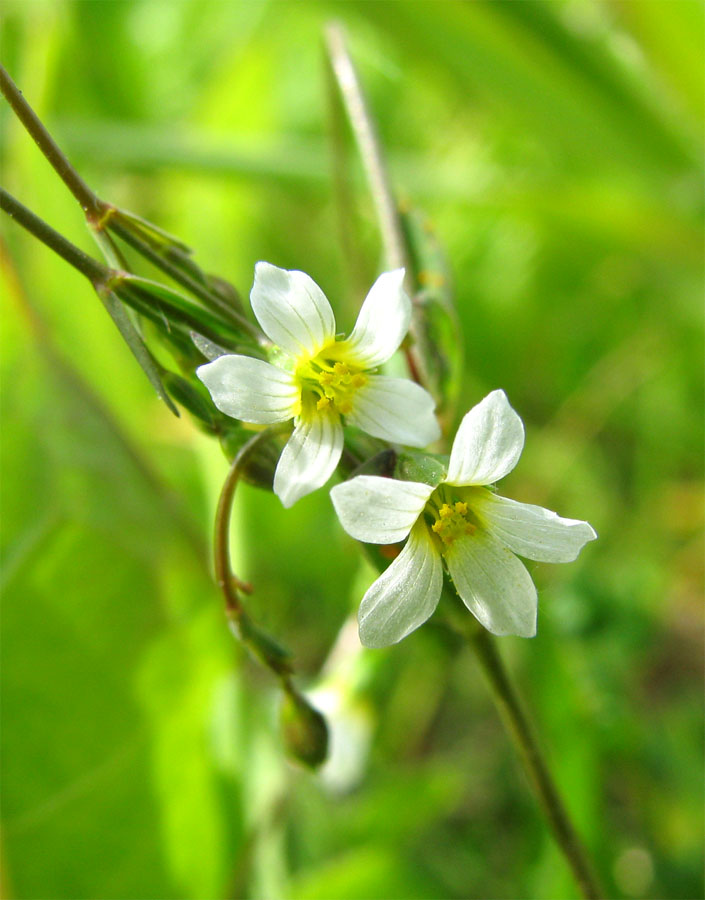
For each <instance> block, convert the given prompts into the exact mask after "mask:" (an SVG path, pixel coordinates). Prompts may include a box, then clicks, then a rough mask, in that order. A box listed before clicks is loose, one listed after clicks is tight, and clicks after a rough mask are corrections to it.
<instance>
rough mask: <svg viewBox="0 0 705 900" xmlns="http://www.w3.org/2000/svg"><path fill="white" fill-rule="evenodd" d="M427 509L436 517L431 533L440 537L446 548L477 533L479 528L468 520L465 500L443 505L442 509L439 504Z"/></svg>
mask: <svg viewBox="0 0 705 900" xmlns="http://www.w3.org/2000/svg"><path fill="white" fill-rule="evenodd" d="M427 509H428V510H429V512H431V514H432V515H433V516H434V517H435V522H433V524H432V525H431V531H432V532H433V533H434V534H437V535H438V537H439V538H440V539H441V541H443V543H444V544H445V546H446V547H449V546H450V545H451V544H452V543H453V541H454V540H455V539H456V538H459V537H462V536H463V535H472V534H474V533H475V532H476V531H477V526H476V525H474V524H473V523H472V522H470V521H469V520H468V518H467V516H468V504H467V503H466V502H465V501H463V500H457V501H456V502H455V503H453V504H452V505H451V504H450V503H443V504H442V505H441V506H440V507H439V506H438V505H437V503H436V504H433V503H431V504H430V505H429V506H428V507H427Z"/></svg>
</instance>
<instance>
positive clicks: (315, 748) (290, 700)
mask: <svg viewBox="0 0 705 900" xmlns="http://www.w3.org/2000/svg"><path fill="white" fill-rule="evenodd" d="M280 723H281V730H282V737H283V739H284V746H285V748H286V752H287V754H288V755H289V757H290V758H291V759H293V760H296V761H297V762H300V763H303V765H305V766H307V767H308V768H310V769H317V768H318V767H319V766H320V765H321V764H322V763H323V762H325V759H326V756H327V754H328V726H327V725H326V720H325V719H324V718H323V716H322V715H321V713H319V712H318V710H316V709H314V708H313V707H312V706H311V705H310V704H309V703H308V701H307V700H306V699H305V698H304V697H302V696H301V694H299V693H298V691H296V689H295V688H293V687H291V686H287V687H286V688H285V689H284V698H283V700H282V705H281V711H280Z"/></svg>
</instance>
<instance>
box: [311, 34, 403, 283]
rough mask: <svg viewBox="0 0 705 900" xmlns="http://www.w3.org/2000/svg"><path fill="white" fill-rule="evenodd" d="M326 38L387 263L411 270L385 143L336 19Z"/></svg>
mask: <svg viewBox="0 0 705 900" xmlns="http://www.w3.org/2000/svg"><path fill="white" fill-rule="evenodd" d="M325 40H326V47H327V49H328V56H329V58H330V63H331V66H332V68H333V72H334V74H335V77H336V80H337V82H338V87H339V89H340V94H341V96H342V98H343V103H344V104H345V108H346V111H347V114H348V118H349V120H350V125H351V127H352V130H353V134H354V136H355V141H356V143H357V146H358V149H359V151H360V157H361V159H362V164H363V166H364V168H365V174H366V176H367V180H368V182H369V186H370V192H371V194H372V200H373V202H374V204H375V209H376V211H377V218H378V220H379V225H380V231H381V233H382V244H383V245H384V257H385V260H386V264H387V266H388V267H389V268H390V269H400V268H402V267H403V268H406V270H407V272H409V271H410V270H409V265H408V255H407V252H406V243H405V241H404V235H403V232H402V229H401V225H400V223H399V214H398V212H397V204H396V202H395V200H394V192H393V191H392V187H391V183H390V180H389V173H388V171H387V166H386V163H385V159H384V154H383V152H382V146H381V144H380V141H379V138H378V136H377V129H376V128H375V124H374V119H373V117H372V115H371V113H370V110H369V107H368V105H367V101H366V99H365V94H364V91H363V89H362V85H361V83H360V79H359V77H358V74H357V71H356V69H355V65H354V63H353V61H352V58H351V56H350V53H349V52H348V48H347V44H346V42H345V32H344V30H343V27H342V26H341V25H340V24H338V23H337V22H333V23H331V24H330V25H328V26H327V27H326V30H325Z"/></svg>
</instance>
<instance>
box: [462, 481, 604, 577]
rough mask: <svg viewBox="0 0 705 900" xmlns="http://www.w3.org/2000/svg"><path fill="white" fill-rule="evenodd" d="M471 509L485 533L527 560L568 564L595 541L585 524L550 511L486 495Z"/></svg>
mask: <svg viewBox="0 0 705 900" xmlns="http://www.w3.org/2000/svg"><path fill="white" fill-rule="evenodd" d="M472 508H473V512H474V513H476V514H477V515H478V517H479V518H480V520H481V521H482V522H483V524H484V526H485V527H486V528H487V530H488V531H490V532H492V534H494V535H495V537H498V538H499V539H500V540H501V541H502V542H503V543H505V544H506V545H507V547H509V549H510V550H513V551H514V552H515V553H518V554H519V556H524V557H526V558H527V559H536V560H540V561H541V562H554V563H557V562H572V561H573V560H574V559H575V558H576V557H577V555H578V553H580V551H581V550H582V548H583V547H584V545H585V544H587V542H588V541H594V540H595V538H596V537H597V534H596V533H595V530H594V529H593V527H592V526H591V525H588V523H587V522H582V521H580V519H563V518H561V517H560V516H559V515H557V514H556V513H554V512H551V510H550V509H544V508H543V507H542V506H532V505H530V504H529V503H517V502H516V501H515V500H508V499H507V498H506V497H498V496H497V495H495V494H492V493H491V492H490V491H484V492H483V494H482V496H481V497H478V499H477V500H475V501H473V506H472Z"/></svg>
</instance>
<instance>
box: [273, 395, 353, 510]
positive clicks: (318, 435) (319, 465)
mask: <svg viewBox="0 0 705 900" xmlns="http://www.w3.org/2000/svg"><path fill="white" fill-rule="evenodd" d="M342 452H343V427H342V425H341V424H340V418H339V417H338V415H337V414H335V413H333V414H331V413H325V412H316V413H315V414H310V415H307V416H305V417H303V416H302V417H301V418H300V419H299V420H298V421H297V423H296V427H295V428H294V432H293V434H292V435H291V437H290V438H289V440H288V441H287V444H286V447H284V449H283V450H282V455H281V456H280V457H279V462H278V463H277V468H276V471H275V473H274V493H275V494H276V495H277V496H278V497H279V499H280V500H281V502H282V503H283V504H284V506H286V507H289V506H293V504H294V503H296V501H297V500H299V499H300V498H301V497H304V496H305V495H306V494H310V493H311V491H315V490H316V489H317V488H319V487H321V486H322V485H324V484H325V483H326V481H328V479H329V478H330V476H331V475H332V474H333V471H334V470H335V467H336V466H337V465H338V461H339V460H340V454H341V453H342Z"/></svg>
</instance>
